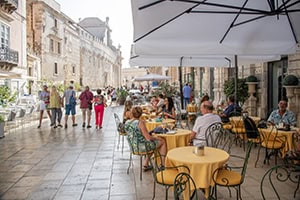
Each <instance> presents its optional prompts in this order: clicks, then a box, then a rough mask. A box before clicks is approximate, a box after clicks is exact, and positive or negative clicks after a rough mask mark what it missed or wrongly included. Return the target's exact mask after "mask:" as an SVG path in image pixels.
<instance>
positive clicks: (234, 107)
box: [220, 95, 242, 123]
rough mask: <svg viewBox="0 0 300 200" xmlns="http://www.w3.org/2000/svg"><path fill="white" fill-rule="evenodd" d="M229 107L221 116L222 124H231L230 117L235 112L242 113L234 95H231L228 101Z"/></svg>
mask: <svg viewBox="0 0 300 200" xmlns="http://www.w3.org/2000/svg"><path fill="white" fill-rule="evenodd" d="M227 104H228V105H227V107H226V108H225V109H224V111H223V113H221V114H220V117H221V119H222V122H224V123H227V122H229V117H231V115H232V113H233V112H236V113H239V112H241V111H242V109H241V107H239V106H238V105H237V104H236V103H235V98H234V95H229V97H228V100H227Z"/></svg>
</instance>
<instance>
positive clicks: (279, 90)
mask: <svg viewBox="0 0 300 200" xmlns="http://www.w3.org/2000/svg"><path fill="white" fill-rule="evenodd" d="M287 68H288V61H287V57H283V58H281V60H279V61H274V62H269V63H268V106H267V107H268V116H269V115H270V113H271V112H272V111H273V110H274V109H276V108H277V105H278V102H279V101H280V100H281V99H287V97H286V89H285V88H284V87H283V84H282V80H283V78H284V76H285V74H286V72H287Z"/></svg>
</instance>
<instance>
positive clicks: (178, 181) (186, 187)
mask: <svg viewBox="0 0 300 200" xmlns="http://www.w3.org/2000/svg"><path fill="white" fill-rule="evenodd" d="M173 188H174V200H179V199H182V198H181V197H182V196H183V195H184V193H188V197H189V199H190V200H192V199H196V200H198V194H197V187H196V184H195V181H194V180H193V178H192V177H191V176H190V175H189V174H188V173H185V172H181V173H179V174H177V176H176V177H175V180H174V184H173Z"/></svg>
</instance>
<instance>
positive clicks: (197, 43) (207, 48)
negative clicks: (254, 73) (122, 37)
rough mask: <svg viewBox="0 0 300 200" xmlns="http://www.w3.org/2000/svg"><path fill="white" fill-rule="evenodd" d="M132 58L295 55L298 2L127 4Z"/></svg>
mask: <svg viewBox="0 0 300 200" xmlns="http://www.w3.org/2000/svg"><path fill="white" fill-rule="evenodd" d="M131 4H132V14H133V24H134V43H135V44H134V51H135V54H136V55H138V56H152V57H156V56H161V57H164V56H166V57H167V58H168V57H170V56H172V57H177V58H180V57H199V56H205V55H209V56H211V55H215V56H231V57H232V56H233V55H238V56H242V55H245V56H257V55H282V54H292V53H295V51H296V49H297V48H298V40H299V38H300V23H299V20H300V1H299V0H286V1H278V0H243V1H242V0H241V1H236V0H226V1H219V0H201V1H200V0H198V1H197V0H188V1H187V0H173V1H169V0H139V1H135V0H132V1H131Z"/></svg>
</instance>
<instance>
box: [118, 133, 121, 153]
mask: <svg viewBox="0 0 300 200" xmlns="http://www.w3.org/2000/svg"><path fill="white" fill-rule="evenodd" d="M120 137H121V135H120V133H119V138H118V145H117V149H119V145H120Z"/></svg>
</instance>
